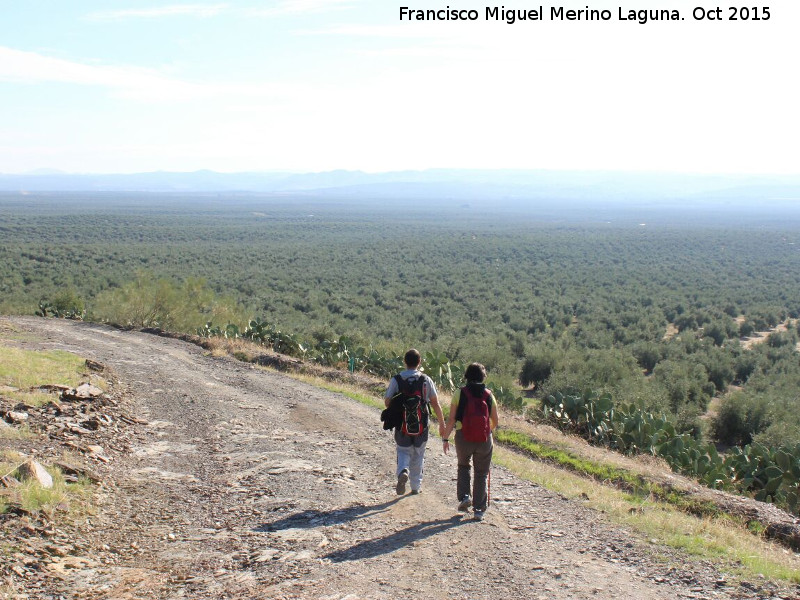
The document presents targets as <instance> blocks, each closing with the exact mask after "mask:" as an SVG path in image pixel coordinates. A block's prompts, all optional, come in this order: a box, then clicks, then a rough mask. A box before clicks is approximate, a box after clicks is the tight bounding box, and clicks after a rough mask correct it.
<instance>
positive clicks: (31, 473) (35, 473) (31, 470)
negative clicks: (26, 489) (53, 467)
mask: <svg viewBox="0 0 800 600" xmlns="http://www.w3.org/2000/svg"><path fill="white" fill-rule="evenodd" d="M17 473H18V474H19V476H20V477H21V478H22V479H23V480H25V479H35V480H36V481H38V482H39V485H41V486H42V487H43V488H51V487H53V478H52V477H51V476H50V473H48V472H47V470H45V468H44V467H43V466H42V465H41V464H40V463H38V462H36V461H35V460H29V461H28V462H26V463H23V464H22V466H20V467H19V469H17Z"/></svg>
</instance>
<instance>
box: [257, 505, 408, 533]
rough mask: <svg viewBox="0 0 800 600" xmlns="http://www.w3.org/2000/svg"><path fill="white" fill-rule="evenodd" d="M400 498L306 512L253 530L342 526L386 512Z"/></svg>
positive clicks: (266, 530) (265, 530)
mask: <svg viewBox="0 0 800 600" xmlns="http://www.w3.org/2000/svg"><path fill="white" fill-rule="evenodd" d="M399 500H400V498H399V497H398V498H394V499H393V500H390V501H389V502H384V503H383V504H374V505H372V506H364V505H361V506H351V507H349V508H342V509H337V510H304V511H303V512H299V513H295V514H293V515H288V516H286V517H284V518H282V519H278V520H277V521H273V522H271V523H264V524H263V525H260V526H258V527H256V528H255V529H253V531H259V532H268V531H280V530H281V529H303V528H306V527H327V526H329V525H341V524H343V523H349V522H351V521H356V520H358V519H366V518H367V517H372V516H374V515H378V514H380V513H382V512H386V511H387V510H389V508H390V507H391V506H392V505H393V504H395V503H397V502H398V501H399Z"/></svg>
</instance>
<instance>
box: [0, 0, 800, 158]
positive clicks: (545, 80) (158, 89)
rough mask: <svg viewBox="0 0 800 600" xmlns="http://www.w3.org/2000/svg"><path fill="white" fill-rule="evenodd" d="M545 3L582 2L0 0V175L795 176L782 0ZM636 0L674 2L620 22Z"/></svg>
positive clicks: (798, 45) (793, 37)
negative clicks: (702, 16) (761, 4)
mask: <svg viewBox="0 0 800 600" xmlns="http://www.w3.org/2000/svg"><path fill="white" fill-rule="evenodd" d="M740 4H741V3H740ZM561 5H563V6H565V7H568V8H576V9H577V8H584V7H586V6H587V3H586V2H585V1H584V2H564V3H560V4H556V5H552V4H551V5H547V4H546V5H543V8H544V12H545V13H546V14H545V19H544V20H543V21H539V22H520V23H516V24H514V25H508V24H506V23H502V22H500V23H498V22H490V21H487V20H485V19H484V7H486V6H494V5H492V4H486V3H480V2H477V1H475V0H465V1H464V2H458V1H457V0H451V1H450V2H449V3H448V2H443V3H441V4H437V3H434V2H431V1H430V0H426V1H425V2H424V3H422V4H418V5H415V4H411V3H409V2H407V1H406V0H403V1H399V2H396V3H392V2H387V1H385V0H278V1H264V2H239V1H233V0H232V1H228V2H224V1H221V2H213V1H212V2H203V1H194V2H170V1H166V2H156V1H148V0H126V1H120V0H104V1H84V0H70V1H69V2H66V1H64V2H62V1H58V0H50V1H44V0H12V1H9V0H0V173H20V172H26V171H31V170H34V169H46V168H52V169H60V170H64V171H68V172H79V173H80V172H82V173H89V172H126V173H130V172H140V171H152V170H170V171H191V170H196V169H213V170H218V171H228V172H232V171H251V170H296V171H321V170H328V169H360V170H365V171H388V170H400V169H425V168H439V167H452V168H529V169H622V170H660V171H689V172H733V173H748V172H752V173H800V152H799V151H798V144H800V117H799V116H798V111H799V110H800V109H798V107H800V84H798V76H797V60H798V56H799V55H800V42H798V39H800V38H799V37H798V34H797V31H798V30H799V29H800V3H797V2H796V1H795V0H779V1H778V2H770V3H769V4H768V6H769V7H770V14H771V18H770V19H769V20H768V21H760V22H753V21H750V22H742V21H738V22H734V21H728V20H723V21H718V22H712V21H702V22H701V21H695V20H694V19H693V18H692V9H693V8H694V7H695V6H697V5H698V2H696V1H692V2H686V1H683V0H679V1H675V2H665V3H663V4H660V3H655V2H652V1H650V0H636V1H635V2H632V3H629V4H619V3H612V2H605V1H602V2H596V3H593V4H589V6H590V7H591V8H598V9H599V8H609V9H610V10H611V11H612V14H613V18H612V20H610V21H607V22H568V23H563V22H555V21H552V20H550V18H549V17H550V15H549V11H550V7H551V6H561ZM654 5H657V6H658V8H666V9H672V8H674V9H677V10H680V11H681V14H682V15H683V16H684V17H685V20H683V21H679V22H653V23H648V24H646V25H640V24H638V23H634V22H631V21H627V22H623V21H619V20H618V18H617V17H618V7H622V8H623V13H624V14H627V11H628V9H640V8H646V7H648V6H654ZM751 5H752V3H751ZM400 6H410V7H412V8H422V9H425V8H444V7H447V6H450V7H451V8H465V9H466V8H476V9H478V10H479V11H480V19H479V20H478V21H475V22H427V23H418V22H415V23H409V22H400V20H399V12H400V10H399V8H400ZM505 6H506V8H537V7H538V6H539V5H534V4H532V3H530V2H519V3H517V4H513V3H511V2H507V3H505ZM710 6H717V5H712V4H710V3H709V7H710ZM720 6H722V5H720ZM728 14H729V11H727V10H726V9H723V11H722V12H721V15H722V16H723V17H724V18H725V19H727V16H728Z"/></svg>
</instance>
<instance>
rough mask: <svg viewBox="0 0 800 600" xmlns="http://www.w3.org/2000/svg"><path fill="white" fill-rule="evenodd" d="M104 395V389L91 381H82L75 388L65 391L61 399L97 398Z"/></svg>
mask: <svg viewBox="0 0 800 600" xmlns="http://www.w3.org/2000/svg"><path fill="white" fill-rule="evenodd" d="M102 395H103V390H101V389H100V388H99V387H97V386H96V385H92V384H91V383H82V384H81V385H79V386H78V387H77V388H75V389H72V390H67V391H65V392H63V393H62V394H61V399H62V400H67V401H76V400H95V399H97V398H99V397H100V396H102Z"/></svg>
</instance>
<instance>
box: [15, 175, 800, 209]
mask: <svg viewBox="0 0 800 600" xmlns="http://www.w3.org/2000/svg"><path fill="white" fill-rule="evenodd" d="M0 191H5V192H171V193H223V192H226V193H232V192H240V193H266V194H280V195H284V194H291V195H305V194H313V195H315V196H320V195H323V196H336V197H351V198H360V199H366V198H404V197H408V198H414V199H424V198H447V199H455V200H458V199H464V200H478V199H487V200H488V199H503V200H506V201H508V200H511V201H514V200H527V199H550V200H554V199H572V200H590V199H591V200H613V201H615V202H619V203H636V202H642V201H648V200H649V201H656V202H664V201H669V200H690V199H696V200H707V201H712V202H723V203H731V202H732V203H747V204H749V205H752V204H753V203H760V202H765V203H768V204H774V203H786V202H789V203H797V204H798V205H800V176H796V175H795V176H791V175H787V176H778V175H776V176H767V175H694V174H680V173H656V172H653V173H648V172H616V171H545V170H530V171H526V170H467V169H431V170H425V171H395V172H386V173H364V172H361V171H326V172H320V173H286V172H245V173H218V172H215V171H205V170H204V171H194V172H183V173H181V172H163V171H157V172H151V173H134V174H67V173H61V172H58V171H52V170H40V171H36V172H33V173H29V174H22V175H3V174H0Z"/></svg>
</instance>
